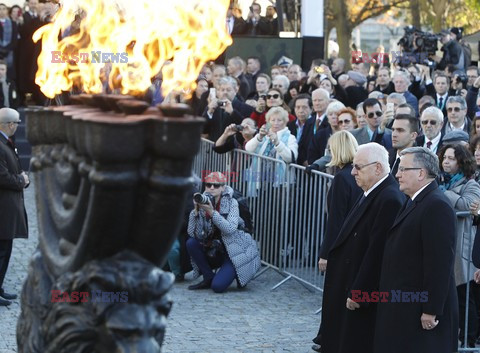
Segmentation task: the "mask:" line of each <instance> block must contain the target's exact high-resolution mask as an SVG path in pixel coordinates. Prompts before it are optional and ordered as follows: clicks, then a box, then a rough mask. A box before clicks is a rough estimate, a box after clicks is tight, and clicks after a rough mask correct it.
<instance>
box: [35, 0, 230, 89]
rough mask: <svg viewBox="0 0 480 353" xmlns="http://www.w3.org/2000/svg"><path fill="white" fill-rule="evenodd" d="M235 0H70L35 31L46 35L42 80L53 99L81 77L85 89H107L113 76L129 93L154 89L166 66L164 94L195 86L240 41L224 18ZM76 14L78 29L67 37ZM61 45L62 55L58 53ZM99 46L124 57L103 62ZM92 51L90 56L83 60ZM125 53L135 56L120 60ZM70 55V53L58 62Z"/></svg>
mask: <svg viewBox="0 0 480 353" xmlns="http://www.w3.org/2000/svg"><path fill="white" fill-rule="evenodd" d="M229 3H230V0H178V1H177V0H154V1H152V0H82V1H78V0H65V1H64V2H63V4H62V6H61V7H60V9H59V11H58V12H57V13H56V14H55V16H54V17H53V20H52V22H51V23H49V24H47V25H45V26H43V27H41V28H40V29H38V30H37V31H36V32H35V33H34V35H33V40H34V41H35V42H37V41H38V40H40V39H41V40H42V51H41V54H40V55H39V57H38V71H37V75H36V78H35V82H36V83H37V84H38V85H39V86H40V88H41V90H42V92H43V93H44V94H45V95H46V96H47V97H49V98H53V97H54V96H55V95H56V94H60V93H61V92H62V91H69V90H70V89H71V88H72V86H73V85H74V84H75V85H79V84H80V87H81V88H82V89H83V90H84V91H85V92H88V93H100V92H102V91H103V90H104V83H105V82H108V84H109V86H110V87H111V88H119V90H120V91H121V93H122V94H133V95H136V94H141V93H142V92H144V91H146V90H147V89H148V87H149V86H150V85H151V78H152V77H154V76H155V75H157V74H158V73H159V72H160V71H161V72H162V74H163V82H162V92H163V94H164V95H166V94H168V93H169V92H171V91H173V90H176V91H182V90H183V91H184V92H185V91H192V90H193V89H195V80H196V79H197V77H198V74H199V73H200V70H201V69H202V66H203V65H204V64H205V63H206V62H207V61H209V60H214V59H216V58H217V57H218V56H219V55H220V54H221V53H222V52H223V51H224V50H225V49H226V47H227V46H229V45H230V44H231V43H232V39H231V37H230V35H229V34H228V32H227V28H226V25H225V20H224V19H225V17H226V13H227V9H228V6H229ZM75 19H77V21H75V24H76V25H77V27H79V30H78V33H76V34H74V35H70V36H65V33H68V32H69V31H70V29H69V28H71V27H70V26H71V25H72V23H74V20H75ZM54 52H56V53H60V54H59V55H55V57H54V54H53V53H54ZM92 52H95V53H98V52H100V53H101V54H100V59H101V60H102V59H103V57H102V55H103V54H107V53H112V54H117V55H120V56H119V57H115V59H114V60H112V59H110V61H111V63H109V64H105V63H95V61H98V60H96V57H94V56H92ZM84 53H87V54H88V60H81V58H82V57H81V56H82V55H85V54H84ZM122 53H123V58H125V57H126V58H127V60H128V62H127V63H125V62H123V63H122V62H120V61H122V60H120V59H122V56H121V55H122ZM125 53H126V55H125ZM62 55H66V56H65V57H64V58H65V59H67V58H68V59H70V60H67V61H66V62H58V61H62V60H61V58H62ZM75 55H76V57H75ZM170 60H171V62H170ZM52 61H55V62H52ZM83 61H85V62H83ZM117 61H118V62H117ZM123 61H125V60H123ZM166 63H169V64H168V65H165V64H166ZM102 77H103V80H102Z"/></svg>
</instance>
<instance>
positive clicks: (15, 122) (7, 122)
mask: <svg viewBox="0 0 480 353" xmlns="http://www.w3.org/2000/svg"><path fill="white" fill-rule="evenodd" d="M10 123H14V124H17V125H18V124H20V123H21V121H20V120H18V121H5V123H4V124H10Z"/></svg>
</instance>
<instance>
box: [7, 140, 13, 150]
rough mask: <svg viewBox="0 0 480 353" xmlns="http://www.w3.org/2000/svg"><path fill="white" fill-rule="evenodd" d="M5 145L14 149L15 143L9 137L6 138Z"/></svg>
mask: <svg viewBox="0 0 480 353" xmlns="http://www.w3.org/2000/svg"><path fill="white" fill-rule="evenodd" d="M7 145H9V146H10V147H11V148H13V149H14V150H15V143H14V142H13V140H12V139H11V138H10V137H9V138H8V139H7Z"/></svg>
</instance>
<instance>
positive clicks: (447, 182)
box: [439, 173, 464, 192]
mask: <svg viewBox="0 0 480 353" xmlns="http://www.w3.org/2000/svg"><path fill="white" fill-rule="evenodd" d="M463 177H464V175H463V173H456V174H454V175H451V174H448V173H443V182H442V183H441V184H440V185H439V188H440V190H442V191H443V192H445V191H447V190H450V189H451V188H452V187H453V185H455V184H456V183H457V182H458V181H459V180H460V179H462V178H463Z"/></svg>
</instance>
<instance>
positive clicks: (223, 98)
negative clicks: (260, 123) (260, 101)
mask: <svg viewBox="0 0 480 353" xmlns="http://www.w3.org/2000/svg"><path fill="white" fill-rule="evenodd" d="M237 92H238V83H237V80H235V79H234V78H233V77H230V76H227V77H222V78H221V79H220V80H219V81H218V88H217V92H216V94H217V96H216V97H213V96H211V95H210V94H209V95H208V106H207V109H205V113H204V114H203V117H204V118H205V119H207V124H206V127H205V130H204V132H205V133H207V134H208V139H209V140H210V141H217V140H218V138H219V137H220V136H221V135H222V134H223V132H224V131H225V128H226V127H227V126H228V125H230V124H241V123H242V120H243V119H244V118H246V117H249V116H250V114H252V112H253V111H254V109H253V107H251V106H250V105H248V104H245V103H243V102H242V101H240V99H238V98H237V96H236V95H237Z"/></svg>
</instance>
